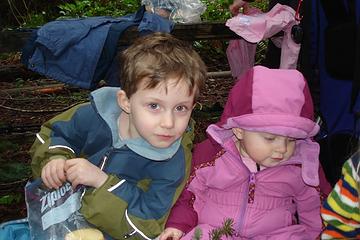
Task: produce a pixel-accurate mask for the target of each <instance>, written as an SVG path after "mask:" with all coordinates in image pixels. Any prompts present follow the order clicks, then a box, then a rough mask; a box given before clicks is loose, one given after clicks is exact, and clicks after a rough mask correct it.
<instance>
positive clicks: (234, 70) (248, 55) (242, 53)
mask: <svg viewBox="0 0 360 240" xmlns="http://www.w3.org/2000/svg"><path fill="white" fill-rule="evenodd" d="M255 53H256V43H251V42H247V41H246V40H244V39H235V40H230V41H229V46H228V47H227V49H226V56H227V59H228V62H229V65H230V70H231V75H232V76H233V77H234V78H236V79H238V77H240V76H241V75H242V74H243V73H245V72H246V71H247V70H249V69H250V68H252V67H253V66H254V62H255Z"/></svg>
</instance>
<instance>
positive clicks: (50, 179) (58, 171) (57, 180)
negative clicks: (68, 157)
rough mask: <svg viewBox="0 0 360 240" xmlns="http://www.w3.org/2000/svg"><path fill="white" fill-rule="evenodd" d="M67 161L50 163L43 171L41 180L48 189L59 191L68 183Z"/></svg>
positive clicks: (57, 160)
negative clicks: (65, 168) (65, 169)
mask: <svg viewBox="0 0 360 240" xmlns="http://www.w3.org/2000/svg"><path fill="white" fill-rule="evenodd" d="M64 167H65V160H64V159H61V158H58V159H53V160H51V161H50V162H48V163H47V164H46V165H45V166H44V167H43V169H42V170H41V179H42V181H43V183H44V184H45V186H46V187H48V188H50V189H52V188H56V189H58V188H59V187H61V186H62V185H63V183H64V182H65V181H66V176H65V171H64Z"/></svg>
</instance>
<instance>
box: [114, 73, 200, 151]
mask: <svg viewBox="0 0 360 240" xmlns="http://www.w3.org/2000/svg"><path fill="white" fill-rule="evenodd" d="M145 83H146V80H143V81H141V83H140V85H139V87H138V90H137V91H136V92H135V93H134V94H133V95H131V97H130V99H128V98H127V97H126V99H127V100H126V103H125V106H124V104H121V103H120V100H119V98H120V97H118V101H119V104H120V107H121V108H122V109H123V110H125V111H126V112H128V113H129V115H128V116H129V122H128V124H125V125H124V126H125V130H124V133H123V132H121V133H122V135H125V136H122V137H124V138H138V137H142V138H144V139H145V140H146V141H148V142H149V143H150V144H151V145H152V146H154V147H157V148H167V147H169V146H170V145H171V144H172V143H174V142H175V141H176V140H177V139H179V138H180V137H181V136H182V134H183V133H184V131H185V130H186V128H187V126H188V123H189V119H190V115H191V112H192V109H193V105H194V94H195V91H193V93H192V94H191V95H189V87H188V85H187V84H186V83H185V81H180V82H178V83H177V81H176V80H175V79H169V80H168V81H166V82H164V83H160V84H159V85H158V86H156V87H155V88H152V89H145V86H146V85H145ZM121 124H123V123H121ZM126 125H127V126H126Z"/></svg>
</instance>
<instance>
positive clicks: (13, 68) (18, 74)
mask: <svg viewBox="0 0 360 240" xmlns="http://www.w3.org/2000/svg"><path fill="white" fill-rule="evenodd" d="M40 76H41V75H40V74H38V73H35V72H33V71H31V70H28V69H27V68H26V67H25V66H24V65H22V64H12V65H8V64H6V65H0V82H11V81H14V80H15V79H17V78H23V79H36V78H40Z"/></svg>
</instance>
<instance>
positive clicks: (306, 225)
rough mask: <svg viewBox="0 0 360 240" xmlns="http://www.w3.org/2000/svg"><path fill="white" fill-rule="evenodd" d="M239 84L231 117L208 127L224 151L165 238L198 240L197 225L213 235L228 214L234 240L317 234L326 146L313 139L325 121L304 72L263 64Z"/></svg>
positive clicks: (187, 194) (195, 180) (204, 169)
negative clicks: (319, 120) (317, 114)
mask: <svg viewBox="0 0 360 240" xmlns="http://www.w3.org/2000/svg"><path fill="white" fill-rule="evenodd" d="M234 88H236V89H237V90H238V92H237V94H236V95H235V98H236V101H232V104H233V105H232V106H227V109H230V110H229V112H230V113H232V114H228V112H226V111H225V112H224V113H223V116H222V119H221V121H220V123H219V124H218V125H215V124H214V125H210V126H209V127H208V129H207V132H208V134H209V137H210V138H211V139H213V140H214V141H216V142H217V143H219V144H220V145H221V147H222V150H221V151H220V152H219V153H218V154H217V156H216V157H215V159H212V160H210V161H207V162H203V163H202V164H200V165H198V166H195V171H194V173H193V174H192V175H191V179H190V180H189V182H188V186H187V188H186V190H184V192H183V193H182V198H181V200H180V201H178V202H177V203H176V205H175V206H174V208H173V209H172V212H171V214H170V216H169V219H168V222H167V228H166V229H165V231H164V232H163V233H162V234H161V236H160V239H161V240H164V239H167V238H168V237H172V238H173V239H179V238H181V239H192V237H193V236H194V232H195V229H196V228H199V229H201V231H202V238H201V239H209V233H210V232H211V230H213V229H215V228H219V227H221V226H222V224H223V222H224V220H225V219H232V220H233V225H232V227H233V229H234V231H233V233H232V236H231V237H229V238H230V239H274V240H281V239H286V240H287V239H292V240H294V239H307V240H308V239H315V238H316V237H317V236H318V235H319V234H320V232H321V227H322V223H321V217H320V193H319V191H318V188H317V186H318V185H319V177H318V168H319V161H318V154H319V146H318V144H317V143H315V142H313V141H312V140H311V137H313V136H314V135H315V134H316V133H317V132H318V130H319V126H318V125H317V124H316V123H315V122H314V121H313V120H312V116H313V106H312V100H311V96H310V92H309V89H308V87H307V84H306V81H305V79H304V77H303V76H302V75H301V74H300V73H299V72H298V71H296V70H278V69H277V70H275V69H268V68H265V67H261V66H257V67H254V68H253V69H252V70H251V71H249V72H248V73H247V74H246V75H245V76H244V77H242V78H241V79H240V80H239V81H238V82H237V86H235V87H234ZM234 108H236V111H232V110H233V109H234ZM231 109H232V110H231ZM233 113H236V115H233ZM194 154H195V153H194Z"/></svg>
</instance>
